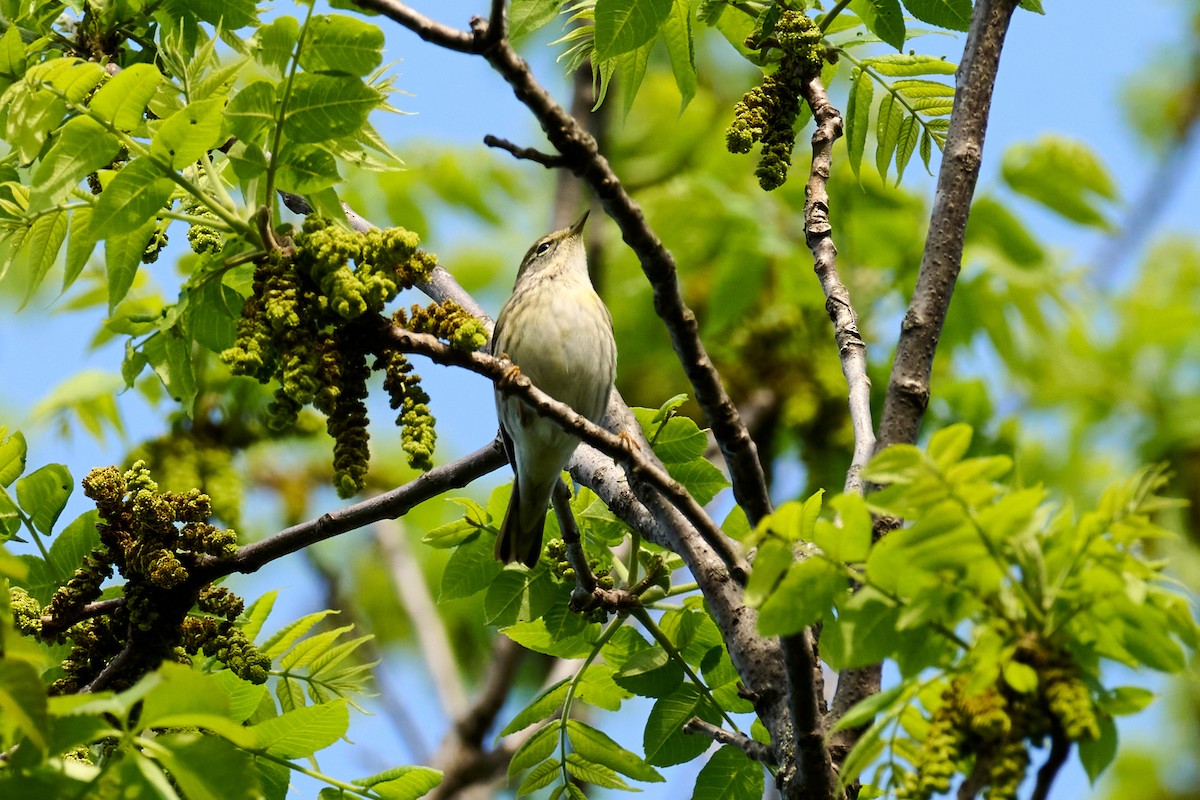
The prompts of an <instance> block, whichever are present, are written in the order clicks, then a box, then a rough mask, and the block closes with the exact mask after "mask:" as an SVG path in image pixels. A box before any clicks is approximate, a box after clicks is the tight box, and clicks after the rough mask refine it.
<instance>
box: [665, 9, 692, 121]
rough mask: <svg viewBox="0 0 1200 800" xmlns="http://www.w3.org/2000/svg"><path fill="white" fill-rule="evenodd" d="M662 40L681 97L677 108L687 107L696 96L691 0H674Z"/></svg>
mask: <svg viewBox="0 0 1200 800" xmlns="http://www.w3.org/2000/svg"><path fill="white" fill-rule="evenodd" d="M662 38H663V41H664V42H666V43H667V55H668V56H669V57H670V59H671V72H672V73H674V75H675V85H676V86H677V87H679V95H680V97H681V98H682V101H681V103H680V107H679V110H680V112H681V113H682V111H683V109H685V108H687V106H688V103H690V102H692V98H693V97H695V96H696V50H695V47H694V44H693V41H692V3H691V0H674V2H673V3H672V5H671V13H670V14H669V15H668V16H667V20H666V23H665V24H664V25H663V29H662Z"/></svg>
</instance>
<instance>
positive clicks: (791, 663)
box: [781, 629, 837, 800]
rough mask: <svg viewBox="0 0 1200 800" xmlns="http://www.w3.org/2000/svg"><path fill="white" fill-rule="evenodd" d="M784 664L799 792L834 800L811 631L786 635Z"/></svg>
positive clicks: (820, 799)
mask: <svg viewBox="0 0 1200 800" xmlns="http://www.w3.org/2000/svg"><path fill="white" fill-rule="evenodd" d="M781 641H782V644H783V664H784V669H785V670H786V672H787V679H788V700H789V703H788V705H789V710H790V711H791V714H792V725H793V727H794V730H795V736H796V762H797V763H798V765H799V767H800V774H799V780H798V784H799V786H798V791H799V795H798V796H800V797H804V798H808V799H809V800H833V799H834V798H835V797H836V796H837V778H836V777H834V774H833V762H832V761H831V759H830V755H829V748H828V747H826V746H825V731H824V726H823V723H822V720H821V710H820V704H819V702H818V699H817V693H816V682H815V681H814V676H815V674H816V671H817V670H819V669H820V665H819V664H818V663H817V658H816V649H815V644H814V641H813V637H812V632H811V630H808V629H805V630H803V631H801V632H800V633H798V634H795V635H793V636H785V637H783V639H782V640H781Z"/></svg>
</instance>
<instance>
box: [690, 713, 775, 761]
mask: <svg viewBox="0 0 1200 800" xmlns="http://www.w3.org/2000/svg"><path fill="white" fill-rule="evenodd" d="M683 732H684V733H692V734H698V735H700V736H707V737H708V738H710V739H712V740H713V741H714V742H716V743H717V744H728V745H733V746H734V747H736V748H737V749H739V750H741V751H742V752H743V753H745V754H746V755H747V756H749V757H750V758H751V759H752V760H754V761H757V762H759V763H760V764H768V765H773V764H774V763H775V754H774V753H773V752H772V751H771V748H770V746H768V745H765V744H763V743H762V742H756V741H754V740H753V739H751V738H750V737H749V736H747V735H746V734H744V733H734V732H733V731H727V730H725V729H724V728H720V727H717V726H716V725H713V724H712V723H711V722H706V721H705V720H702V719H700V718H699V717H692V718H691V719H689V720H688V721H687V722H685V723H684V724H683Z"/></svg>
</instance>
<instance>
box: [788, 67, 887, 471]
mask: <svg viewBox="0 0 1200 800" xmlns="http://www.w3.org/2000/svg"><path fill="white" fill-rule="evenodd" d="M803 92H804V99H805V101H807V102H808V105H809V107H810V108H811V109H812V112H813V119H814V120H815V121H816V123H817V129H816V130H815V131H813V135H812V168H811V169H810V171H809V175H808V183H807V184H805V186H804V197H805V203H804V238H805V241H807V243H808V248H809V249H810V250H812V254H813V269H814V271H815V272H816V273H817V278H818V279H819V280H820V281H821V288H822V289H823V290H824V291H825V311H826V312H827V313H828V314H829V319H830V321H831V322H832V323H833V335H834V339H835V340H836V342H837V347H838V356H839V357H840V358H841V362H842V374H843V375H845V376H846V385H847V387H848V388H849V402H850V422H851V425H852V426H853V428H854V455H853V457H852V458H851V460H850V469H849V470H848V471H847V472H846V487H845V490H846V491H847V492H858V493H861V492H862V490H863V483H862V470H863V467H865V466H866V464H867V461H868V460H869V459H870V458H871V453H872V452H873V451H874V449H875V426H874V425H873V424H872V422H871V379H870V378H869V377H867V345H866V343H865V342H863V339H862V336H861V335H860V334H859V332H858V315H857V314H856V313H855V312H854V306H852V305H851V303H850V292H849V291H848V290H847V289H846V286H845V284H843V283H842V279H841V277H840V276H839V275H838V271H837V261H836V258H837V247H836V246H834V243H833V226H832V225H830V223H829V189H828V183H829V173H830V168H831V166H832V163H833V143H834V142H835V141H837V140H838V138H839V137H841V135H842V116H841V114H840V113H838V110H837V109H836V108H834V107H833V104H832V103H830V102H829V95H828V94H827V93H826V91H825V87H824V86H823V85H822V83H821V76H820V75H814V76H813V77H812V78H810V79H809V80H808V81H807V82H806V83H805V84H804V89H803Z"/></svg>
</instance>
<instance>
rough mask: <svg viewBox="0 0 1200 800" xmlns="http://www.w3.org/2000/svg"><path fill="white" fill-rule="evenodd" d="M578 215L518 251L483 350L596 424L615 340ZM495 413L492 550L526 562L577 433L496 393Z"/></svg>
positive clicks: (611, 372)
mask: <svg viewBox="0 0 1200 800" xmlns="http://www.w3.org/2000/svg"><path fill="white" fill-rule="evenodd" d="M587 217H588V215H587V214H586V213H585V214H584V215H583V216H582V217H580V218H579V221H578V222H576V223H575V224H574V225H572V226H571V227H569V228H565V229H563V230H561V231H555V232H554V233H551V234H548V235H546V236H543V237H542V238H541V239H538V240H537V241H536V242H534V244H533V246H532V247H530V248H529V251H528V252H526V253H525V258H524V259H523V260H522V261H521V268H520V269H519V270H518V271H517V281H516V284H515V285H514V286H513V293H512V297H510V298H509V299H508V302H507V303H505V304H504V308H502V309H501V310H500V316H499V317H498V318H497V319H496V329H495V331H494V332H493V333H492V353H493V354H494V355H497V356H499V355H506V356H508V358H509V359H510V360H511V361H512V362H513V363H514V364H515V365H516V366H517V367H518V368H519V369H520V371H521V372H522V373H524V374H525V375H526V376H527V377H528V378H529V379H530V380H531V381H532V382H533V385H534V386H536V387H538V388H539V389H541V390H542V391H543V392H545V393H546V394H548V395H550V396H551V397H553V398H554V399H555V400H559V401H561V402H563V403H566V404H567V405H569V406H570V407H571V408H573V409H575V411H577V412H579V413H580V414H581V415H583V416H585V417H587V418H588V419H590V420H591V421H592V422H599V421H600V419H601V418H602V417H603V416H604V409H605V407H606V406H607V405H608V396H609V393H610V392H611V391H612V385H613V378H614V376H615V375H616V370H617V345H616V341H615V340H614V339H613V328H612V316H611V315H610V314H609V313H608V309H607V308H605V306H604V302H603V301H602V300H601V299H600V297H599V295H597V294H596V291H595V289H593V288H592V282H591V279H590V278H589V277H588V269H587V253H586V252H585V251H584V247H583V226H584V223H585V222H587ZM496 415H497V416H498V417H499V418H500V433H501V438H502V439H503V440H504V449H505V451H506V452H507V454H508V460H509V462H510V463H511V464H512V466H513V471H514V472H515V473H516V481H515V482H514V483H513V489H512V497H511V499H510V500H509V501H508V510H507V511H506V512H505V514H504V522H503V523H501V525H500V536H499V537H498V538H497V539H496V558H498V559H499V560H501V561H503V562H504V563H506V564H507V563H509V562H511V561H520V562H521V563H522V564H525V565H526V566H528V567H533V566H534V565H536V564H537V562H538V559H539V558H540V557H541V552H542V529H543V527H544V526H545V524H546V509H547V507H548V506H549V505H550V495H551V493H552V492H553V491H554V486H555V484H556V483H557V481H558V479H559V476H560V475H561V474H562V471H563V468H564V467H565V466H566V465H567V462H568V461H570V459H571V455H572V454H573V453H574V452H575V448H576V447H577V446H578V445H579V440H578V439H577V438H575V437H574V436H572V435H571V434H569V433H567V432H566V431H564V430H563V429H562V428H560V427H559V426H558V425H557V424H555V423H554V422H553V421H551V420H549V419H546V418H545V417H541V416H538V414H537V412H536V411H534V410H533V409H532V408H530V407H529V406H528V405H526V404H525V403H524V402H523V401H522V400H521V399H520V398H518V397H514V396H505V395H504V394H503V393H501V392H499V391H497V392H496Z"/></svg>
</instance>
